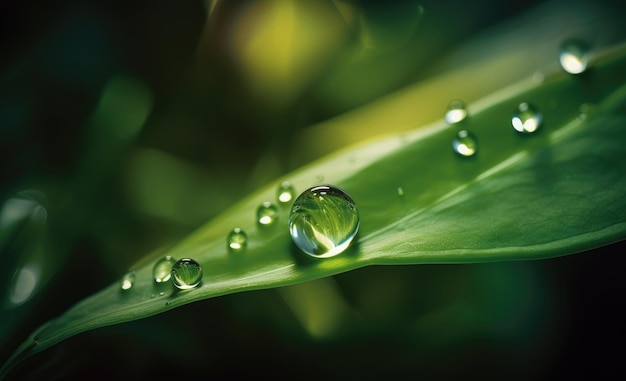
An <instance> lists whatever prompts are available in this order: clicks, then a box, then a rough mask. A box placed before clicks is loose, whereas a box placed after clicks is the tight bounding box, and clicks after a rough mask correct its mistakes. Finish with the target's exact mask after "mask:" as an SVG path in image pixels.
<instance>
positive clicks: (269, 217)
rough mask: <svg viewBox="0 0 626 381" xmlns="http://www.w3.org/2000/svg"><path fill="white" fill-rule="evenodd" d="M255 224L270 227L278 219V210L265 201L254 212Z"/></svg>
mask: <svg viewBox="0 0 626 381" xmlns="http://www.w3.org/2000/svg"><path fill="white" fill-rule="evenodd" d="M256 217H257V222H258V223H259V224H261V225H271V224H273V223H274V222H275V221H276V219H277V218H278V208H277V207H276V205H274V204H272V203H271V202H269V201H265V202H264V203H262V204H261V205H259V207H258V208H257V211H256Z"/></svg>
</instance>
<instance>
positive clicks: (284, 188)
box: [276, 181, 296, 204]
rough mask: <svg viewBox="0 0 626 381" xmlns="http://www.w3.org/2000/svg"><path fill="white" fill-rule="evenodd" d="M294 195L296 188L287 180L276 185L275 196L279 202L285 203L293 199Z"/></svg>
mask: <svg viewBox="0 0 626 381" xmlns="http://www.w3.org/2000/svg"><path fill="white" fill-rule="evenodd" d="M295 195H296V190H295V189H294V187H293V185H291V183H290V182H289V181H283V182H282V183H280V185H279V186H278V192H277V193H276V198H277V199H278V202H279V203H280V204H286V203H288V202H290V201H292V200H293V198H294V197H295Z"/></svg>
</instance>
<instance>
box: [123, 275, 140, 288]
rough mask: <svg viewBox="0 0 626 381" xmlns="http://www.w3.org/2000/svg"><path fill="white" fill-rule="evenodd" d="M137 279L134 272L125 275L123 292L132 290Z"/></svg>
mask: <svg viewBox="0 0 626 381" xmlns="http://www.w3.org/2000/svg"><path fill="white" fill-rule="evenodd" d="M135 278H136V275H135V272H134V271H129V272H127V273H126V274H124V276H123V277H122V282H121V286H122V290H130V289H131V288H132V287H133V285H134V284H135Z"/></svg>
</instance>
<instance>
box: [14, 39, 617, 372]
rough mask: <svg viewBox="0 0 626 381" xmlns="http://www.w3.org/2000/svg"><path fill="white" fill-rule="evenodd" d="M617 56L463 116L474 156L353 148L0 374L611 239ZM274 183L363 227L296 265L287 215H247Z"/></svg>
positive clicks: (222, 223) (401, 140) (102, 301)
mask: <svg viewBox="0 0 626 381" xmlns="http://www.w3.org/2000/svg"><path fill="white" fill-rule="evenodd" d="M625 57H626V51H624V50H623V49H622V50H621V51H619V52H617V53H611V54H606V55H605V58H604V60H603V61H602V62H598V63H596V65H595V66H594V67H593V68H592V69H591V70H590V71H589V72H586V73H583V74H582V75H578V76H569V75H566V74H565V73H562V72H558V73H556V74H554V75H551V76H548V77H547V78H546V79H545V80H544V81H543V82H541V83H538V82H536V81H532V80H529V81H525V82H522V83H518V84H516V85H514V86H511V87H509V88H507V89H503V90H502V91H501V92H499V93H497V94H495V95H494V96H492V97H489V98H488V99H485V100H483V101H480V102H476V103H474V104H471V105H469V112H470V116H469V118H468V119H467V120H465V121H464V122H462V125H461V127H462V128H466V129H468V130H471V131H472V132H473V133H474V134H475V135H476V136H477V138H478V153H477V154H476V155H475V156H473V157H469V158H462V157H459V156H457V155H455V154H454V152H453V151H452V148H451V141H452V139H453V137H454V135H455V132H456V131H457V130H458V129H459V128H460V127H459V126H448V125H446V124H445V123H444V122H443V121H440V122H437V123H434V124H432V125H429V126H425V127H423V128H419V129H417V130H415V131H413V132H409V133H403V134H399V135H393V136H389V137H385V138H381V139H379V140H376V141H373V142H370V143H366V144H363V145H360V146H357V147H352V148H350V149H347V150H344V151H341V152H338V153H336V154H334V155H331V156H328V157H326V158H324V159H322V160H320V161H318V162H315V163H313V164H311V165H308V166H306V167H304V168H302V169H300V170H297V171H295V172H293V173H291V174H289V175H287V176H284V177H283V178H281V179H277V181H276V182H274V183H272V184H269V185H268V186H266V187H265V188H263V189H261V190H259V191H258V192H256V193H254V194H253V195H251V196H250V197H248V198H246V199H245V200H243V201H241V202H240V203H238V204H237V205H234V206H233V207H232V208H231V209H229V210H227V211H226V212H225V213H223V214H222V215H220V216H218V217H217V218H215V219H214V220H213V221H211V222H209V223H208V224H206V225H205V226H203V227H201V228H200V229H199V230H197V231H196V232H195V233H193V234H192V235H190V236H189V237H188V238H186V239H185V240H183V241H182V242H180V243H179V244H178V245H176V246H174V247H172V248H170V249H169V250H166V251H164V252H159V253H154V254H153V255H151V256H150V257H149V258H147V259H146V260H145V261H144V263H143V264H142V265H140V266H138V267H137V268H135V269H133V270H134V271H135V275H136V282H135V283H134V285H133V287H132V288H131V289H130V290H122V289H121V286H120V282H115V283H114V284H112V285H110V286H109V287H107V288H105V289H104V290H102V291H100V292H99V293H97V294H95V295H93V296H91V297H89V298H87V299H85V300H83V301H82V302H80V303H78V304H77V305H75V306H74V307H73V308H71V309H70V310H69V311H67V312H66V313H65V314H63V315H62V316H60V317H59V318H57V319H55V320H53V321H51V322H49V323H47V324H46V325H44V326H42V327H41V328H40V329H39V330H37V331H36V332H35V333H33V334H32V335H31V337H30V338H29V339H28V340H27V341H26V342H25V343H24V344H23V345H22V346H21V347H20V348H18V350H17V351H16V353H15V354H14V356H13V357H12V358H11V359H10V360H9V361H8V362H7V364H5V366H4V368H3V370H2V372H3V374H6V372H8V370H9V369H10V368H11V367H12V366H13V365H14V364H16V363H17V362H19V361H20V360H22V359H24V358H26V357H28V356H30V355H33V354H35V353H38V352H40V351H42V350H44V349H46V348H49V347H50V346H52V345H54V344H56V343H58V342H60V341H62V340H64V339H67V338H69V337H71V336H73V335H76V334H78V333H81V332H84V331H87V330H90V329H94V328H98V327H104V326H108V325H112V324H117V323H122V322H126V321H131V320H136V319H140V318H144V317H147V316H151V315H154V314H158V313H162V312H165V311H167V310H170V309H172V308H176V307H178V306H181V305H184V304H187V303H191V302H195V301H199V300H203V299H207V298H213V297H217V296H220V295H225V294H230V293H235V292H242V291H246V290H255V289H264V288H271V287H280V286H285V285H290V284H295V283H299V282H304V281H308V280H313V279H317V278H322V277H328V276H331V275H334V274H338V273H342V272H346V271H349V270H352V269H356V268H359V267H363V266H368V265H377V264H424V263H475V262H485V261H508V260H525V259H540V258H548V257H554V256H559V255H567V254H572V253H576V252H580V251H584V250H588V249H591V248H595V247H598V246H601V245H606V244H609V243H612V242H616V241H620V240H623V239H624V238H626V198H625V197H623V196H624V192H625V190H626V176H625V175H626V160H625V159H626V150H624V144H626V129H625V128H624V125H626V86H624V85H623V83H624V80H625V76H626V58H625ZM417 102H419V100H416V103H417ZM521 102H530V103H532V104H534V105H536V106H537V107H538V109H539V110H540V111H541V112H542V113H543V117H544V122H543V125H542V126H541V129H540V130H539V131H538V132H537V133H536V134H533V135H529V136H522V135H519V134H517V133H515V132H514V130H513V129H512V127H511V117H512V115H513V113H514V111H515V109H516V107H517V105H518V104H520V103H521ZM444 108H445V105H442V109H444ZM407 112H414V110H407ZM380 128H381V129H384V128H385V126H380ZM328 139H332V136H328ZM284 180H286V181H289V182H291V183H292V184H293V185H294V187H295V188H296V189H297V190H298V191H303V190H305V189H306V188H308V187H310V186H313V185H316V184H318V183H320V182H322V183H330V184H334V185H337V186H339V187H341V188H342V189H344V190H345V191H347V192H348V193H349V194H350V195H351V196H352V198H353V199H354V200H355V202H356V204H357V207H358V209H359V212H360V216H361V227H360V231H359V233H358V235H357V238H356V240H355V242H353V244H352V246H351V247H350V248H349V249H348V251H347V252H345V253H343V254H341V255H339V256H337V257H333V258H329V259H314V258H310V257H308V256H306V255H304V254H303V253H301V252H300V251H299V250H298V249H297V248H296V247H295V245H294V244H293V243H292V240H291V237H290V235H289V232H288V229H287V220H288V213H289V207H288V206H283V205H281V206H280V210H279V216H278V220H277V222H276V223H274V224H273V225H271V226H264V227H261V226H259V225H257V223H256V218H255V217H256V216H255V215H256V209H257V207H258V206H259V205H260V204H261V203H263V202H264V201H272V202H275V203H276V202H277V201H276V192H277V189H278V185H279V183H280V182H281V181H284ZM399 188H401V189H402V192H401V193H402V194H399V192H398V189H399ZM235 227H240V228H242V229H243V230H244V231H245V232H246V233H247V235H248V246H247V249H246V250H245V251H244V252H242V253H231V252H229V251H228V249H227V245H226V236H227V234H228V233H229V232H230V231H231V230H232V229H233V228H235ZM164 255H171V256H173V257H174V258H177V259H180V258H193V259H195V260H196V261H197V262H199V263H200V264H201V266H202V268H203V273H204V275H203V279H202V283H201V284H200V286H199V287H197V288H195V289H192V290H187V291H178V290H175V289H174V288H173V286H172V285H171V283H165V284H164V283H155V282H154V281H153V278H152V267H153V266H154V263H155V261H156V260H157V259H158V258H160V257H162V256H164Z"/></svg>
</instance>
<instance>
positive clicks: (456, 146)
mask: <svg viewBox="0 0 626 381" xmlns="http://www.w3.org/2000/svg"><path fill="white" fill-rule="evenodd" d="M452 149H453V150H454V152H456V153H457V154H458V155H460V156H462V157H470V156H474V154H476V151H477V150H478V139H476V136H474V134H473V133H471V132H470V131H468V130H461V131H458V132H457V133H456V136H455V137H454V139H453V140H452Z"/></svg>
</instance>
